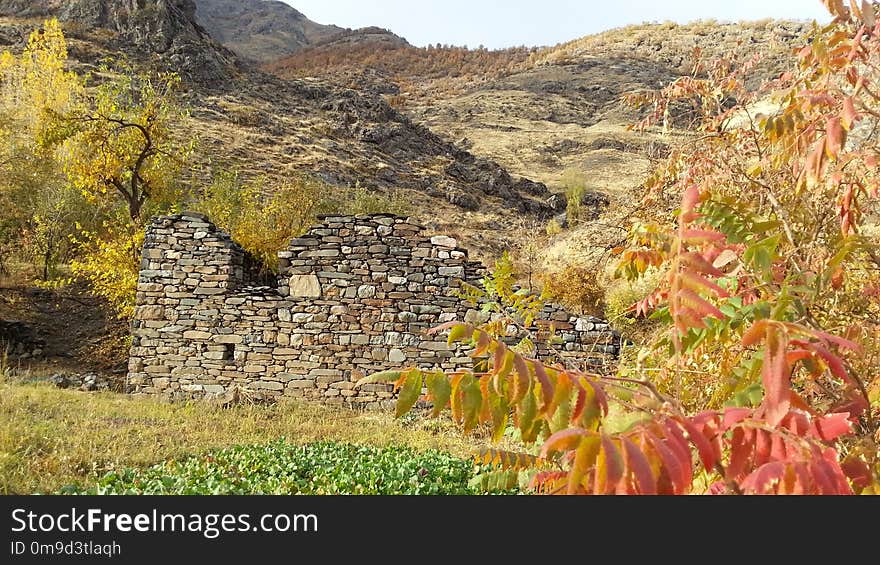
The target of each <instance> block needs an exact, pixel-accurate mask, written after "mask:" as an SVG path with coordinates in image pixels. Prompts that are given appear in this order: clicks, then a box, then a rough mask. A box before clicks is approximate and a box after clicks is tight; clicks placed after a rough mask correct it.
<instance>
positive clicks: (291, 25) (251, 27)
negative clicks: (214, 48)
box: [196, 0, 345, 62]
mask: <svg viewBox="0 0 880 565" xmlns="http://www.w3.org/2000/svg"><path fill="white" fill-rule="evenodd" d="M196 8H197V9H196V21H198V22H199V23H200V24H201V25H202V26H204V28H205V29H206V30H208V33H210V34H211V36H212V37H213V38H214V39H216V40H217V41H219V42H221V43H223V44H224V45H225V46H226V47H228V48H230V49H232V50H233V51H234V52H235V53H237V54H238V55H240V56H241V57H243V58H245V59H249V60H252V61H257V62H265V61H270V60H274V59H278V58H279V57H282V56H284V55H288V54H291V53H294V52H296V51H298V50H300V49H302V48H303V47H307V46H309V45H312V44H315V43H318V42H321V41H323V40H326V39H328V38H330V37H332V36H335V35H338V34H339V33H341V32H344V31H345V30H344V29H343V28H341V27H337V26H334V25H322V24H319V23H315V22H313V21H311V20H310V19H308V18H307V17H305V16H304V15H303V14H302V13H300V12H298V11H297V10H295V9H294V8H292V7H291V6H290V5H289V4H285V3H284V2H279V1H275V0H196Z"/></svg>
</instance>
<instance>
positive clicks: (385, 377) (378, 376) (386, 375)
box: [356, 371, 402, 386]
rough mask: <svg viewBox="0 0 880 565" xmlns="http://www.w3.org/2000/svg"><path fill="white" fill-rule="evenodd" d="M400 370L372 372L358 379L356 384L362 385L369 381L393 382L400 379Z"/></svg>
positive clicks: (369, 382)
mask: <svg viewBox="0 0 880 565" xmlns="http://www.w3.org/2000/svg"><path fill="white" fill-rule="evenodd" d="M401 374H402V371H381V372H379V373H373V374H372V375H367V376H366V377H364V378H362V379H360V380H358V382H357V383H356V386H362V385H366V384H371V383H393V382H396V381H397V380H398V379H400V375H401Z"/></svg>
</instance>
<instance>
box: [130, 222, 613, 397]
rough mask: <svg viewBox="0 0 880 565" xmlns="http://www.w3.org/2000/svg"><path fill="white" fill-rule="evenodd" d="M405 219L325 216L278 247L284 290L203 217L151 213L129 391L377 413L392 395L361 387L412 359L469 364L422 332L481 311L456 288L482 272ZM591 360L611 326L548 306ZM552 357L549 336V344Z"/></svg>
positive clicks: (602, 358) (565, 344)
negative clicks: (237, 394) (250, 398)
mask: <svg viewBox="0 0 880 565" xmlns="http://www.w3.org/2000/svg"><path fill="white" fill-rule="evenodd" d="M423 231H424V228H423V227H422V226H419V225H417V224H414V223H412V222H411V221H410V220H409V219H407V218H402V217H397V216H391V215H387V214H374V215H363V216H325V217H323V224H322V225H320V226H317V227H314V228H312V229H311V230H309V232H308V233H306V234H305V235H303V236H302V237H300V238H297V239H294V240H292V241H291V242H290V245H289V246H288V248H287V249H286V250H283V251H281V252H280V253H279V261H280V273H279V276H278V280H277V284H273V285H271V286H265V285H264V286H259V284H260V282H259V281H258V280H257V278H256V270H255V269H254V266H253V261H251V260H250V259H249V256H248V255H247V253H245V252H244V250H243V249H242V248H241V247H240V246H239V245H238V244H236V243H235V242H234V241H232V239H231V238H230V237H229V236H228V235H227V234H225V233H223V232H221V231H219V230H218V229H217V228H216V227H215V226H214V225H213V224H211V223H210V222H209V221H208V219H207V218H206V217H204V216H202V215H200V214H195V213H189V212H184V213H183V214H180V215H175V216H165V217H160V218H155V219H154V220H153V222H152V224H151V225H150V226H149V228H148V230H147V235H146V240H145V244H144V251H143V264H142V271H141V273H140V278H139V281H138V293H137V311H136V315H135V320H134V321H133V323H132V333H133V344H132V349H131V359H130V363H129V386H130V387H131V389H132V391H133V392H136V393H147V394H157V395H163V396H169V397H172V398H189V397H201V396H206V395H217V394H223V393H225V392H228V391H229V390H230V389H231V388H232V387H234V386H239V387H242V388H245V389H249V390H252V391H256V392H258V393H261V394H266V395H286V396H291V397H299V398H307V399H316V400H317V399H320V400H323V401H325V402H329V403H332V404H350V405H355V406H362V407H368V408H374V407H379V406H382V405H385V404H388V403H390V401H391V398H392V392H391V389H390V386H388V385H384V384H370V385H364V386H362V387H360V388H357V387H356V386H355V382H356V381H357V380H358V379H359V378H361V377H362V376H364V375H367V374H370V373H373V372H376V371H380V370H385V369H390V368H401V367H406V366H420V367H425V368H442V369H445V370H451V369H456V368H461V367H465V366H468V367H469V366H472V360H471V359H470V358H468V357H467V355H466V354H465V352H463V351H461V350H450V349H449V348H448V347H447V345H446V338H445V336H432V337H429V336H427V335H426V334H425V331H426V330H428V329H429V328H431V327H434V326H436V325H438V324H441V323H443V322H447V321H451V320H466V321H470V322H478V321H482V319H483V317H484V316H485V315H484V314H482V313H481V312H479V311H478V310H476V309H474V307H473V305H472V304H469V303H468V302H466V301H464V300H462V299H461V298H459V297H458V296H457V295H456V292H457V291H458V288H459V284H460V281H467V282H469V283H470V284H474V285H478V284H479V281H480V278H481V277H482V276H483V275H484V274H485V272H486V270H485V267H484V266H483V265H482V264H480V263H478V262H474V261H470V260H468V255H467V251H466V250H464V249H461V248H459V247H458V246H457V244H456V241H455V240H454V239H452V238H449V237H446V236H434V237H427V236H425V235H423ZM542 319H543V322H542V323H543V325H544V326H548V325H551V324H552V325H553V326H554V327H555V329H556V335H557V336H558V338H559V340H560V342H559V344H558V345H555V346H554V347H553V348H552V349H553V351H558V352H559V354H561V355H562V356H565V357H568V358H569V359H570V360H573V361H575V362H578V363H583V364H593V365H598V364H604V363H606V362H608V361H609V360H610V359H612V358H613V357H614V356H616V354H617V353H618V346H619V337H618V335H617V334H616V333H614V332H613V331H611V330H610V328H609V327H608V324H607V323H605V322H603V321H602V320H598V319H595V318H578V317H576V316H572V315H570V314H569V313H567V312H565V311H563V310H562V309H560V308H558V307H555V306H553V305H548V306H546V307H545V310H544V312H543V313H542ZM539 350H540V351H541V352H542V353H543V354H549V353H550V348H549V346H548V345H547V344H546V343H540V344H539Z"/></svg>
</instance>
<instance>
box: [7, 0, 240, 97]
mask: <svg viewBox="0 0 880 565" xmlns="http://www.w3.org/2000/svg"><path fill="white" fill-rule="evenodd" d="M195 12H196V7H195V4H194V3H193V0H149V1H144V0H0V17H7V18H12V20H10V21H6V22H5V25H4V28H5V32H2V31H0V33H4V34H5V35H6V38H5V43H6V44H10V43H11V44H13V45H14V44H16V43H19V42H23V41H26V39H27V35H28V33H29V30H30V29H31V28H32V27H33V25H34V24H38V23H39V21H40V19H42V18H44V17H47V16H55V17H57V18H58V19H59V20H61V21H62V22H67V23H68V24H69V33H72V34H73V35H81V36H83V38H85V39H86V40H87V41H89V40H91V42H92V43H94V42H96V41H97V42H98V43H100V46H99V49H97V51H92V50H88V49H86V50H85V51H83V52H82V53H83V55H84V56H85V57H86V58H87V59H90V60H91V59H95V60H96V59H97V58H99V57H100V56H101V55H103V54H104V53H106V52H111V53H112V52H124V53H126V54H128V55H129V56H130V57H131V58H133V59H134V58H137V59H138V60H141V61H143V60H145V59H146V60H147V61H149V60H152V61H153V62H155V63H160V64H162V65H163V66H166V67H169V68H173V69H175V70H177V71H178V72H179V73H181V74H182V75H184V76H187V77H189V78H191V79H193V80H195V81H198V82H200V83H203V84H204V83H214V84H221V83H223V82H224V81H226V80H228V79H229V77H231V76H232V75H233V74H234V72H235V71H234V67H235V65H236V61H235V56H234V55H233V54H232V53H231V52H230V51H229V50H228V49H226V48H225V47H223V46H222V45H221V44H220V43H217V42H216V41H214V40H213V39H212V38H211V37H210V36H209V35H208V33H207V32H206V31H205V30H204V29H203V28H202V27H201V26H199V25H198V24H197V23H196V22H195ZM23 20H24V21H23ZM25 22H26V23H27V24H30V25H23V24H24V23H25ZM15 24H18V25H15ZM97 30H107V31H110V32H112V33H113V35H111V36H109V37H108V36H106V35H101V34H97V33H95V32H96V31H97ZM86 62H90V61H86Z"/></svg>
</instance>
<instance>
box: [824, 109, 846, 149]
mask: <svg viewBox="0 0 880 565" xmlns="http://www.w3.org/2000/svg"><path fill="white" fill-rule="evenodd" d="M825 135H826V141H825V154H826V155H828V158H829V159H837V158H838V157H839V156H840V152H841V151H843V147H844V145H846V130H845V129H843V125H842V124H841V120H840V118H839V117H833V118H828V121H827V122H825Z"/></svg>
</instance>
